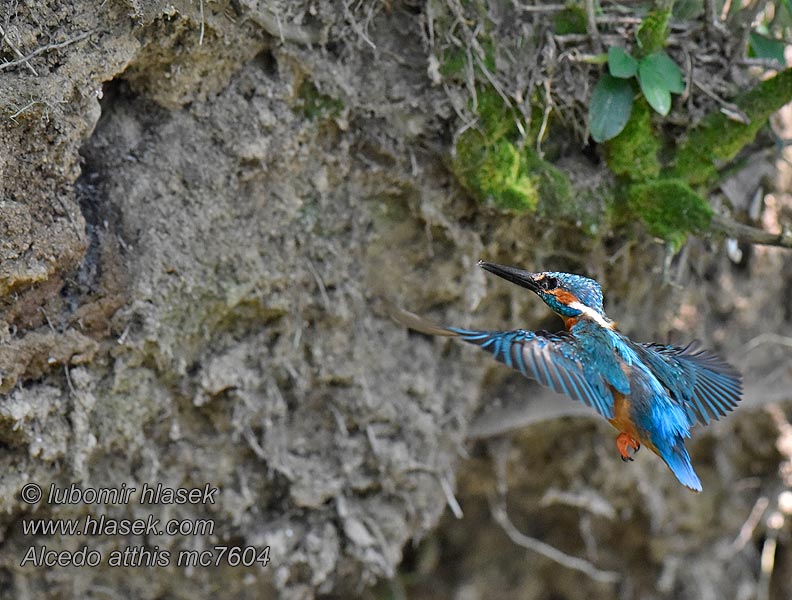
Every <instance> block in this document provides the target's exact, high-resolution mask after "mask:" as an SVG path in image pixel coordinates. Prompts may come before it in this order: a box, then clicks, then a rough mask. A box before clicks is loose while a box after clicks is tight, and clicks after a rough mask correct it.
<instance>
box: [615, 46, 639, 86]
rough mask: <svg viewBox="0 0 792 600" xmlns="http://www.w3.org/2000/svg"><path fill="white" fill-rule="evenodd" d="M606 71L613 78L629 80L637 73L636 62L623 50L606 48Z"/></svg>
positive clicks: (616, 47)
mask: <svg viewBox="0 0 792 600" xmlns="http://www.w3.org/2000/svg"><path fill="white" fill-rule="evenodd" d="M608 70H609V71H610V74H611V75H613V76H614V77H619V78H621V79H629V78H630V77H634V76H635V74H636V73H637V72H638V61H637V60H635V59H634V58H633V57H632V56H630V53H629V52H627V51H626V50H625V49H624V48H619V47H618V46H611V47H610V48H608Z"/></svg>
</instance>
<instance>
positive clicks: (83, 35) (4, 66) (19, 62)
mask: <svg viewBox="0 0 792 600" xmlns="http://www.w3.org/2000/svg"><path fill="white" fill-rule="evenodd" d="M94 31H95V30H93V29H92V30H91V31H84V32H83V33H80V34H78V35H76V36H74V37H73V38H70V39H68V40H66V41H65V42H59V43H57V44H47V45H46V46H42V47H41V48H37V49H36V50H34V51H33V52H31V53H30V54H28V55H27V56H23V57H22V58H20V59H19V60H12V61H10V62H6V63H0V71H4V70H5V69H10V68H11V67H16V66H19V65H22V64H26V63H27V62H28V61H29V60H30V59H31V58H33V57H35V56H38V55H39V54H43V53H44V52H49V51H50V50H59V49H60V48H65V47H66V46H70V45H71V44H74V43H76V42H79V41H82V40H84V39H85V38H87V37H88V36H89V35H92V34H93V33H94Z"/></svg>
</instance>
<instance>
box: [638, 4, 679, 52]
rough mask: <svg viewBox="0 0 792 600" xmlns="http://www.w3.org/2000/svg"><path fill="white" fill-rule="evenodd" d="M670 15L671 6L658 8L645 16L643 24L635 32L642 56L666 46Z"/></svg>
mask: <svg viewBox="0 0 792 600" xmlns="http://www.w3.org/2000/svg"><path fill="white" fill-rule="evenodd" d="M670 16H671V10H670V8H658V9H655V10H653V11H651V12H649V14H648V15H646V17H644V19H643V21H642V22H641V26H640V27H639V28H638V31H636V32H635V41H636V42H638V49H639V51H640V52H639V54H640V56H648V55H650V54H652V53H653V52H658V51H659V50H662V49H663V48H664V47H665V44H666V39H667V38H668V19H669V17H670Z"/></svg>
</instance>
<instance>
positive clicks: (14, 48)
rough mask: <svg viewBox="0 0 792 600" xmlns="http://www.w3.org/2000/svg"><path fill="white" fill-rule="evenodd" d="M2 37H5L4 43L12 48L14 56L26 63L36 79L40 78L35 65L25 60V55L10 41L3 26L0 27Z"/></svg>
mask: <svg viewBox="0 0 792 600" xmlns="http://www.w3.org/2000/svg"><path fill="white" fill-rule="evenodd" d="M0 35H2V36H3V41H4V42H5V43H6V44H8V47H9V48H11V50H13V51H14V54H16V55H17V56H18V57H19V58H20V59H21V60H22V62H23V63H25V66H27V68H28V69H30V72H31V73H33V75H35V76H36V77H38V73H37V72H36V69H34V68H33V65H31V64H30V63H29V62H28V61H27V59H26V58H25V55H24V54H22V52H20V51H19V48H17V47H16V46H14V44H12V43H11V40H9V39H8V36H7V35H6V32H5V29H3V28H2V26H0Z"/></svg>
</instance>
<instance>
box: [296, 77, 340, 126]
mask: <svg viewBox="0 0 792 600" xmlns="http://www.w3.org/2000/svg"><path fill="white" fill-rule="evenodd" d="M343 108H344V103H343V102H341V100H338V99H337V98H333V97H332V96H328V95H327V94H322V93H320V92H319V90H318V89H317V88H316V86H315V85H314V83H313V82H312V81H310V80H307V79H306V80H305V81H303V83H302V85H300V89H299V91H298V92H297V104H296V107H295V111H296V112H299V113H300V114H302V115H303V116H304V117H305V118H306V119H309V120H311V121H318V120H321V119H327V118H332V117H337V116H338V115H339V114H340V113H341V110H342V109H343Z"/></svg>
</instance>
